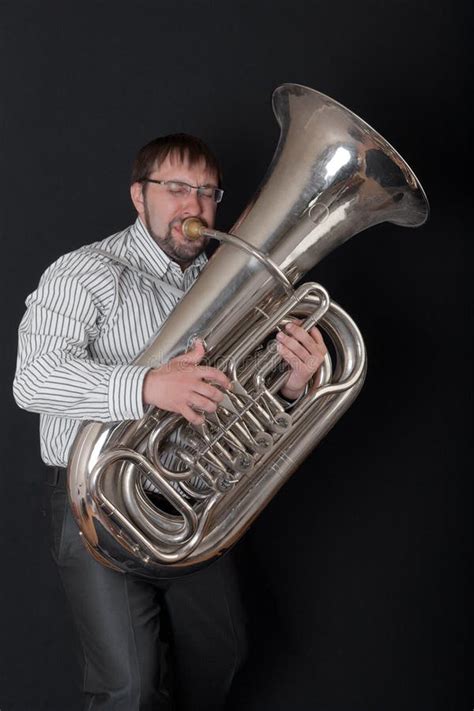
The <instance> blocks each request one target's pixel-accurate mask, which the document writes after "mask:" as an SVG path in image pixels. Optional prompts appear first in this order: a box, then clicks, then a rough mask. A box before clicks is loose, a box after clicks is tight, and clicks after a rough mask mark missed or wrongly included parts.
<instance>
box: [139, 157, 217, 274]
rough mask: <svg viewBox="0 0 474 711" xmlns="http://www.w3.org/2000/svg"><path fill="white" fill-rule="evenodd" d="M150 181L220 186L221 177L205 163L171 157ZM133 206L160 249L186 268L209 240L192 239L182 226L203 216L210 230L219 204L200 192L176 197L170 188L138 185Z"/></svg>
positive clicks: (151, 175) (149, 184) (153, 184)
mask: <svg viewBox="0 0 474 711" xmlns="http://www.w3.org/2000/svg"><path fill="white" fill-rule="evenodd" d="M148 178H151V179H153V180H176V181H179V182H182V183H188V184H189V185H199V186H202V185H212V186H214V187H217V186H218V177H217V175H216V174H215V173H214V172H213V171H211V170H210V169H209V168H208V167H207V166H206V164H205V163H204V161H202V162H200V163H196V164H195V165H193V166H191V165H190V164H189V163H188V162H187V161H185V162H183V161H181V160H180V158H179V156H174V155H171V156H168V157H167V158H166V160H165V161H163V163H162V164H161V165H160V166H159V168H155V169H154V170H152V171H151V172H150V173H149V175H148ZM131 196H132V200H133V204H134V205H135V208H136V210H137V212H138V214H139V216H140V218H141V220H142V222H143V224H144V225H145V226H146V228H147V230H148V232H149V233H150V235H151V236H152V237H153V239H154V240H155V242H156V243H157V244H158V246H159V247H161V249H162V250H163V252H165V254H167V255H168V257H170V259H172V260H173V261H175V262H177V263H178V264H179V265H180V266H181V267H182V268H185V267H187V266H188V265H189V264H190V263H191V262H192V261H193V260H194V259H195V258H196V257H197V255H198V254H200V253H201V252H202V251H203V250H204V248H205V246H206V244H207V239H206V238H199V239H196V240H190V239H188V238H187V237H185V236H184V235H183V232H182V230H181V223H182V221H183V220H184V219H185V218H186V217H200V218H201V219H203V220H205V221H206V223H207V225H208V226H209V227H212V226H213V225H214V218H215V214H216V207H217V205H216V203H215V202H214V200H213V198H210V197H205V196H200V195H198V193H197V191H196V190H191V192H190V193H189V194H186V195H184V196H183V195H179V196H178V195H174V194H172V193H170V192H169V190H168V189H167V187H166V185H157V184H156V183H134V184H133V185H132V187H131Z"/></svg>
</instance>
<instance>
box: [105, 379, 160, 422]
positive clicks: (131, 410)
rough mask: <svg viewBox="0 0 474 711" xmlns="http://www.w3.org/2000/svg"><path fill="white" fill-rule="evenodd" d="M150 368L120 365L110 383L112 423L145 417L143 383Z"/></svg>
mask: <svg viewBox="0 0 474 711" xmlns="http://www.w3.org/2000/svg"><path fill="white" fill-rule="evenodd" d="M149 370H150V368H148V367H146V366H138V365H118V366H117V367H116V368H114V370H113V371H112V375H111V377H110V381H109V412H110V419H111V420H112V422H119V421H121V420H139V419H140V418H142V417H143V416H144V414H145V413H144V406H143V381H144V379H145V375H146V374H147V373H148V371H149Z"/></svg>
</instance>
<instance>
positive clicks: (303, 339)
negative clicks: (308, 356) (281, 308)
mask: <svg viewBox="0 0 474 711" xmlns="http://www.w3.org/2000/svg"><path fill="white" fill-rule="evenodd" d="M286 331H287V333H288V334H289V335H290V336H291V337H292V338H295V339H296V340H297V341H298V343H301V345H302V346H304V347H305V348H306V350H307V351H308V353H314V352H315V350H316V348H317V346H318V344H317V343H316V342H315V340H314V338H313V337H312V336H311V335H310V334H309V333H307V331H305V330H304V328H302V327H301V326H299V325H297V324H295V323H288V324H287V325H286Z"/></svg>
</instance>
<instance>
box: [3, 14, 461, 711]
mask: <svg viewBox="0 0 474 711" xmlns="http://www.w3.org/2000/svg"><path fill="white" fill-rule="evenodd" d="M0 8H1V14H2V18H1V26H2V29H1V53H2V57H1V61H0V76H1V86H2V102H1V103H2V118H1V123H0V129H1V138H0V142H1V143H0V150H1V170H0V180H1V184H2V189H1V195H2V206H1V209H0V216H1V217H0V219H1V222H0V229H1V237H2V261H3V264H4V269H3V278H2V289H3V295H2V301H1V304H2V309H3V338H2V345H1V353H2V372H3V374H4V376H5V377H4V378H3V382H2V404H3V410H4V412H3V419H2V428H1V432H2V465H3V472H2V476H1V514H0V522H1V527H2V537H1V543H2V549H1V550H2V552H1V570H2V572H1V575H2V585H1V589H2V602H1V617H2V655H3V657H2V663H1V668H0V674H1V684H0V709H1V710H2V711H46V710H47V711H64V710H65V709H67V710H68V711H69V710H70V711H76V710H77V709H79V704H78V702H77V701H76V700H75V698H76V696H75V690H74V686H75V685H76V684H77V681H78V680H77V668H76V663H75V659H74V655H73V653H72V651H71V650H72V638H73V630H72V624H71V621H70V618H69V616H68V610H67V606H66V603H65V601H64V599H63V596H62V591H61V588H60V584H59V581H58V578H57V574H56V570H55V568H54V566H53V563H52V561H51V560H50V557H49V550H48V540H47V532H46V526H45V520H44V516H43V515H42V494H43V491H42V489H43V487H42V484H41V481H42V478H43V476H44V469H43V468H42V467H41V466H40V464H39V442H38V433H37V428H38V418H37V416H36V415H32V414H29V413H25V412H22V411H20V410H19V409H17V408H16V406H15V404H14V402H13V398H12V395H11V379H12V377H13V371H14V364H15V357H16V330H17V326H18V323H19V320H20V318H21V316H22V314H23V310H24V299H25V297H26V295H27V294H28V293H29V292H31V291H32V290H33V289H34V288H35V287H36V284H37V282H38V279H39V277H40V275H41V273H42V272H43V270H44V269H45V268H46V266H47V265H49V264H50V263H51V262H52V261H53V260H54V259H56V258H57V257H58V256H59V255H61V254H63V253H65V252H67V251H70V250H72V249H75V248H77V247H79V246H80V245H82V244H84V243H86V242H91V241H95V240H97V239H99V238H102V237H105V236H107V235H109V234H111V233H113V232H115V231H118V230H120V229H123V228H124V227H125V226H126V225H128V224H130V222H131V221H132V220H133V219H134V213H133V210H132V207H131V203H130V201H129V195H128V179H129V170H130V165H131V162H132V159H133V157H134V154H135V152H136V150H137V149H138V148H139V147H140V146H141V145H143V144H144V143H146V142H147V141H148V140H150V139H151V138H153V137H155V136H156V135H159V134H164V133H169V132H176V131H186V132H190V133H194V134H197V135H199V136H201V137H203V138H204V139H205V140H206V141H208V142H209V144H210V145H211V146H212V148H213V149H214V150H215V151H216V153H217V154H218V155H219V156H220V158H221V161H222V164H223V167H224V173H225V186H224V187H225V189H226V197H225V200H224V203H223V204H222V207H221V209H220V212H219V216H218V226H220V227H221V228H223V229H226V228H229V227H230V226H231V225H232V223H233V222H234V220H235V219H236V218H237V217H238V215H239V214H240V212H241V211H242V209H243V207H244V206H245V204H246V202H247V200H248V199H250V197H251V196H252V194H253V193H254V191H255V189H256V187H257V185H258V183H259V182H260V180H261V178H262V176H263V174H264V172H265V169H266V167H267V165H268V163H269V161H270V159H271V156H272V154H273V150H274V147H275V145H276V141H277V138H278V127H277V124H276V122H275V120H274V118H273V114H272V110H271V103H270V97H271V92H272V90H273V89H274V88H275V87H276V86H278V85H279V84H281V83H283V82H286V81H294V82H297V83H301V84H305V85H307V86H310V87H313V88H315V89H318V90H320V91H323V92H325V93H326V94H329V95H330V96H332V97H334V98H335V99H337V100H339V101H340V102H342V103H343V104H345V105H346V106H348V107H349V108H351V109H352V110H354V111H355V112H356V113H358V114H359V115H360V116H362V118H364V119H365V120H366V121H367V122H368V123H370V124H371V125H373V126H374V127H375V128H376V129H377V130H378V131H379V132H380V133H382V135H384V136H385V137H386V138H387V139H388V140H389V141H390V142H391V143H392V144H393V145H394V146H395V147H396V148H397V150H399V152H400V153H401V154H402V155H403V157H404V158H405V159H406V160H407V161H408V163H409V164H410V165H411V166H412V167H413V169H414V170H415V172H416V173H417V175H418V177H419V178H420V180H421V182H422V184H423V186H424V188H425V190H426V192H427V194H428V196H429V198H430V202H431V207H432V214H431V218H430V220H429V222H428V223H427V224H426V225H425V226H423V227H422V228H420V229H417V230H410V229H403V228H400V227H395V226H393V225H388V224H385V225H381V226H378V227H375V228H373V229H371V230H369V231H367V232H365V233H363V234H361V235H359V236H357V237H355V238H354V239H353V240H352V241H350V242H349V243H347V244H346V245H345V246H344V247H342V248H341V249H339V250H338V251H336V252H334V253H333V254H332V255H330V256H329V257H328V258H327V259H326V260H325V261H324V263H322V264H321V265H319V266H318V267H317V268H316V269H315V270H313V272H312V273H311V274H310V275H308V278H312V279H315V280H318V281H320V282H321V283H323V284H324V285H325V286H326V287H327V288H328V289H329V291H330V293H331V295H332V297H333V298H334V299H335V300H336V301H338V302H339V303H341V304H342V305H343V306H344V307H345V308H346V309H347V310H348V311H349V313H350V314H351V315H352V316H353V317H354V318H355V320H356V322H357V323H358V325H359V327H360V328H361V330H362V332H363V334H364V336H365V340H366V344H367V348H368V354H369V371H368V377H367V382H366V385H365V388H364V390H363V392H362V394H361V395H360V396H359V398H358V400H357V401H356V403H355V404H354V405H353V407H352V408H351V409H350V410H349V412H348V413H347V414H346V415H345V416H344V417H343V419H342V420H341V421H340V422H339V423H338V424H337V425H336V427H335V428H334V429H333V430H332V431H331V433H330V434H329V435H328V436H327V438H326V439H325V440H324V442H323V443H322V444H321V445H320V447H319V448H318V449H317V451H315V452H314V453H313V455H312V456H311V457H310V458H309V459H308V460H307V461H306V463H305V464H304V466H303V467H302V468H301V470H300V471H299V472H298V473H297V474H296V475H295V476H294V477H293V478H292V480H291V481H290V482H289V483H288V485H287V486H286V487H285V488H284V489H283V490H282V491H280V493H279V494H278V495H277V497H276V498H275V499H274V500H273V501H272V502H271V504H270V505H269V506H268V508H267V509H266V510H265V511H264V512H263V514H262V515H261V517H260V518H259V519H258V521H257V522H256V524H255V525H254V526H253V528H252V529H251V531H250V532H249V533H248V534H247V535H246V537H245V538H244V539H243V540H242V542H241V543H240V544H239V545H238V547H237V555H238V559H239V564H240V567H241V577H242V585H243V591H244V595H245V598H246V603H247V609H248V615H249V621H250V632H251V649H250V658H249V662H248V665H247V667H246V669H245V671H244V673H243V674H242V676H241V678H240V681H239V684H238V686H237V688H236V693H235V698H234V700H233V706H232V708H234V709H237V708H238V709H248V710H249V711H253V710H256V709H272V711H283V710H286V709H298V710H300V709H301V710H303V711H309V710H313V709H314V710H315V711H392V710H393V711H395V710H397V711H398V710H399V709H405V710H410V711H415V710H416V711H419V710H425V709H426V710H430V711H434V710H438V709H439V710H440V711H441V710H443V711H445V710H448V709H450V710H451V709H452V710H453V711H454V710H456V711H458V710H459V711H461V710H463V709H471V708H472V707H473V706H474V694H473V688H472V687H473V684H472V667H471V644H472V638H471V636H470V632H471V621H472V610H471V598H472V595H471V588H470V568H471V565H472V538H471V536H472V527H471V507H472V484H471V474H470V466H469V464H468V463H466V462H465V459H466V456H467V445H466V443H467V442H468V437H469V428H468V426H467V423H468V421H469V407H468V404H469V399H470V393H471V390H470V372H471V366H470V359H469V353H468V349H467V348H466V345H467V344H468V343H469V340H470V326H469V320H468V313H470V309H469V305H470V298H469V297H470V291H469V289H468V287H469V271H468V270H469V266H468V265H469V262H468V255H467V245H468V242H469V238H470V234H469V233H470V222H469V220H468V217H469V207H470V200H471V195H470V193H469V191H468V185H467V178H468V170H467V168H465V167H464V166H467V165H468V164H469V161H468V157H467V149H468V143H469V138H468V137H469V132H468V126H469V114H468V113H467V111H466V108H465V104H466V99H465V97H466V96H467V95H468V91H467V79H468V75H469V73H470V61H469V57H468V38H469V34H470V29H471V27H472V24H471V23H470V17H469V13H470V11H469V10H468V3H467V2H466V3H465V4H463V3H462V2H454V3H452V4H448V3H442V2H440V1H438V2H434V3H433V2H427V1H423V2H414V3H411V4H410V3H408V2H403V1H402V0H387V2H385V3H378V2H375V1H363V2H359V3H353V2H348V1H347V0H343V1H342V2H339V3H320V2H313V3H309V2H302V1H301V0H295V1H294V2H289V1H287V0H274V1H273V2H268V1H265V2H258V3H255V4H254V3H251V2H244V1H242V0H238V1H237V2H217V1H213V0H206V1H199V0H181V1H180V2H168V1H166V2H165V1H163V0H161V1H160V0H158V1H156V0H153V1H152V0H138V1H137V2H135V3H132V2H129V3H125V2H122V1H118V2H100V1H97V2H93V3H92V2H91V3H86V4H85V5H84V4H82V3H71V4H69V3H62V2H40V1H39V0H36V1H35V2H28V1H25V2H21V3H17V4H15V3H13V2H1V3H0Z"/></svg>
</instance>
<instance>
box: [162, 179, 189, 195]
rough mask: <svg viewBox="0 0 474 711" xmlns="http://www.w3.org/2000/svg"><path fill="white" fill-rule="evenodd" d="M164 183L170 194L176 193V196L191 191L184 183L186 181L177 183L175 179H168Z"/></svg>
mask: <svg viewBox="0 0 474 711" xmlns="http://www.w3.org/2000/svg"><path fill="white" fill-rule="evenodd" d="M165 185H166V188H167V190H168V192H169V193H171V194H172V195H176V196H177V197H184V196H185V195H188V194H189V193H190V192H191V186H190V185H186V183H179V182H178V181H176V180H168V181H167V182H166V183H165Z"/></svg>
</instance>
